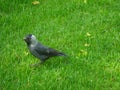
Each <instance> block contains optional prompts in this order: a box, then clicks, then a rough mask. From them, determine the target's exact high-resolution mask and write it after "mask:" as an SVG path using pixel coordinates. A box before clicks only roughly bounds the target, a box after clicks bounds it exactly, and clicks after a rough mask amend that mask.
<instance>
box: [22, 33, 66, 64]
mask: <svg viewBox="0 0 120 90" xmlns="http://www.w3.org/2000/svg"><path fill="white" fill-rule="evenodd" d="M24 40H25V42H26V44H27V47H28V49H29V51H30V53H31V54H32V55H33V56H35V57H37V58H38V59H40V60H41V62H40V63H43V62H45V61H46V60H47V59H49V58H50V57H55V56H66V54H64V53H62V52H59V51H57V50H55V49H52V48H49V47H46V46H43V45H42V44H41V43H40V42H39V41H38V40H37V39H36V37H35V36H34V35H32V34H28V35H26V36H25V38H24ZM40 63H39V64H40ZM37 65H38V64H37ZM35 66H36V64H35Z"/></svg>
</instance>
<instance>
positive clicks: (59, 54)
mask: <svg viewBox="0 0 120 90" xmlns="http://www.w3.org/2000/svg"><path fill="white" fill-rule="evenodd" d="M58 56H67V55H66V54H64V53H61V52H60V53H58Z"/></svg>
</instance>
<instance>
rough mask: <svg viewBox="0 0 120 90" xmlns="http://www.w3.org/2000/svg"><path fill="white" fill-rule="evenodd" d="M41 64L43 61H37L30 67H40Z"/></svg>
mask: <svg viewBox="0 0 120 90" xmlns="http://www.w3.org/2000/svg"><path fill="white" fill-rule="evenodd" d="M40 64H41V62H39V63H35V64H32V65H30V67H38V66H39V65H40Z"/></svg>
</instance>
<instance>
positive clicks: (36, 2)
mask: <svg viewBox="0 0 120 90" xmlns="http://www.w3.org/2000/svg"><path fill="white" fill-rule="evenodd" d="M39 3H40V2H39V1H34V2H32V4H33V5H38V4H39Z"/></svg>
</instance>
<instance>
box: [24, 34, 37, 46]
mask: <svg viewBox="0 0 120 90" xmlns="http://www.w3.org/2000/svg"><path fill="white" fill-rule="evenodd" d="M24 41H25V42H26V43H27V45H35V44H36V43H37V39H36V37H35V36H34V35H32V34H28V35H26V36H25V37H24Z"/></svg>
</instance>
